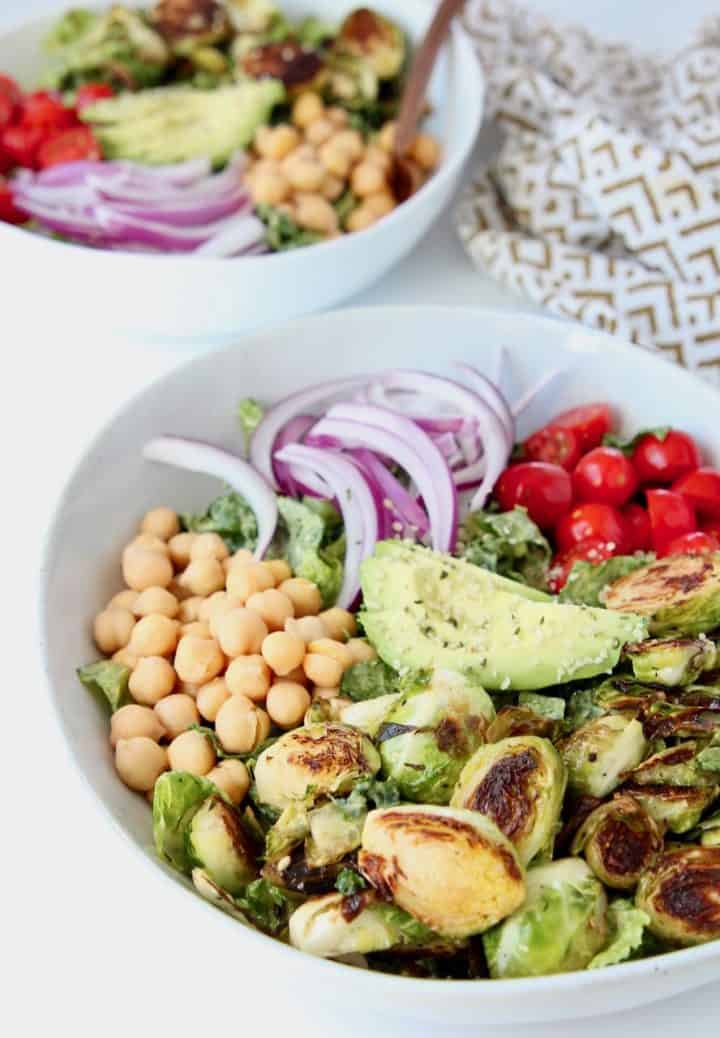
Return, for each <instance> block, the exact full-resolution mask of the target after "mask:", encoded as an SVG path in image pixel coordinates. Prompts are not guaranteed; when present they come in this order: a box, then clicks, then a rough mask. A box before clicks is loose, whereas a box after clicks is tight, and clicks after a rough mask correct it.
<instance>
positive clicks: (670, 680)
mask: <svg viewBox="0 0 720 1038" xmlns="http://www.w3.org/2000/svg"><path fill="white" fill-rule="evenodd" d="M625 655H626V657H627V659H628V660H629V661H630V664H631V665H632V669H633V674H634V675H635V677H636V678H637V680H638V681H649V682H655V683H657V684H659V685H667V686H669V687H674V686H676V685H691V684H692V682H693V681H695V680H696V679H697V678H698V677H699V676H700V675H701V674H702V672H703V671H704V670H711V669H712V668H713V667H714V666H715V662H716V659H717V649H716V648H715V645H714V643H713V642H711V641H710V639H709V638H706V637H705V636H704V635H699V637H697V638H653V639H651V640H650V641H646V642H638V643H637V644H634V645H626V646H625Z"/></svg>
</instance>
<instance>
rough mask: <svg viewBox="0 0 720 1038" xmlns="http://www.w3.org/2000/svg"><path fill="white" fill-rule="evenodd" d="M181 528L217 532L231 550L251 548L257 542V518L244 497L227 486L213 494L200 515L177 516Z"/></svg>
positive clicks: (199, 531)
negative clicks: (224, 490) (225, 491)
mask: <svg viewBox="0 0 720 1038" xmlns="http://www.w3.org/2000/svg"><path fill="white" fill-rule="evenodd" d="M180 519H181V522H182V525H183V529H185V530H192V531H193V532H194V533H217V534H220V536H221V537H222V539H223V540H224V541H225V543H226V544H227V546H228V550H229V551H231V552H235V551H237V550H238V549H239V548H249V549H251V550H252V549H253V548H254V547H255V545H256V544H257V519H256V518H255V513H254V512H253V510H252V509H251V508H250V505H249V504H248V503H247V501H246V500H245V498H244V497H241V495H240V494H236V493H235V491H234V490H229V491H228V492H227V493H226V494H223V495H221V496H220V497H216V498H215V500H214V501H212V502H211V503H210V505H209V507H208V510H207V512H204V513H202V514H201V515H183V516H181V517H180Z"/></svg>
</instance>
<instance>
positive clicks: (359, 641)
mask: <svg viewBox="0 0 720 1038" xmlns="http://www.w3.org/2000/svg"><path fill="white" fill-rule="evenodd" d="M345 644H346V647H347V648H348V649H349V650H350V652H351V653H352V658H353V662H354V663H364V662H365V661H366V660H376V659H377V652H376V650H375V649H373V647H372V645H371V644H370V643H369V642H367V641H365V639H364V638H351V639H350V640H349V641H348V642H346V643H345Z"/></svg>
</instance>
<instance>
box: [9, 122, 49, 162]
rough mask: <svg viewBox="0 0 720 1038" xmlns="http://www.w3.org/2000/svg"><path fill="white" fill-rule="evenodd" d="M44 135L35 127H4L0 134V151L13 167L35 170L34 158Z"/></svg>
mask: <svg viewBox="0 0 720 1038" xmlns="http://www.w3.org/2000/svg"><path fill="white" fill-rule="evenodd" d="M44 136H45V135H44V133H43V131H42V130H41V129H39V127H37V126H6V127H5V129H4V130H3V131H2V132H1V133H0V149H2V151H3V152H4V153H5V155H6V156H7V158H8V159H9V160H10V162H11V163H12V165H13V166H26V167H28V168H29V169H34V168H35V156H36V155H37V150H38V148H39V147H40V145H41V143H42V141H43V138H44Z"/></svg>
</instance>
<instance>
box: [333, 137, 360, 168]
mask: <svg viewBox="0 0 720 1038" xmlns="http://www.w3.org/2000/svg"><path fill="white" fill-rule="evenodd" d="M333 141H334V142H335V145H336V147H338V148H342V149H343V151H345V152H347V154H348V155H349V156H350V159H351V160H352V161H353V162H359V161H360V159H361V158H362V157H363V154H364V152H365V142H364V141H363V139H362V134H361V133H360V132H359V131H358V130H340V131H339V132H338V133H336V134H335V136H334V137H333Z"/></svg>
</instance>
